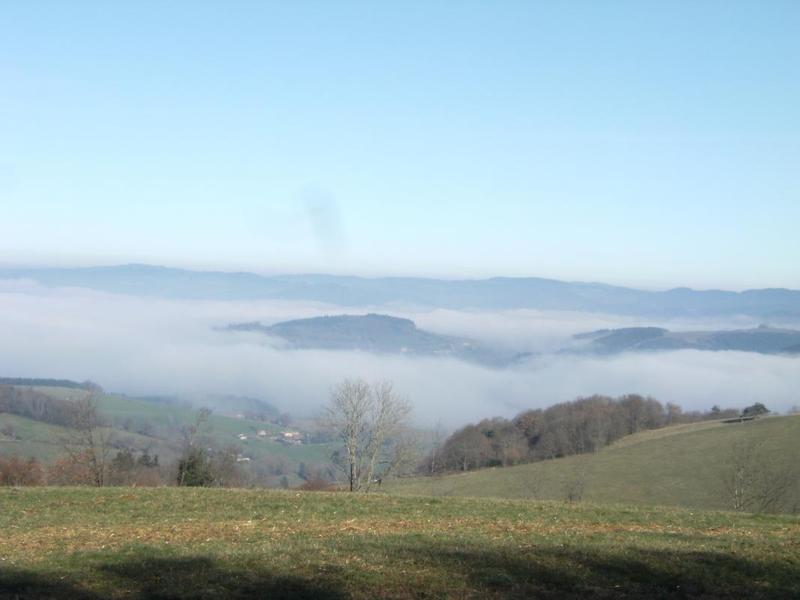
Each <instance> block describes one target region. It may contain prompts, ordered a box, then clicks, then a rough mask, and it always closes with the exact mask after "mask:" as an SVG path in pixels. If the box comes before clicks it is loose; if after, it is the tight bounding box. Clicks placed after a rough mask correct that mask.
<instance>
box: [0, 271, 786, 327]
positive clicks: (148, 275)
mask: <svg viewBox="0 0 800 600" xmlns="http://www.w3.org/2000/svg"><path fill="white" fill-rule="evenodd" d="M20 278H23V279H31V280H34V281H36V282H38V283H40V284H42V285H45V286H70V287H83V288H89V289H94V290H100V291H105V292H111V293H119V294H132V295H139V296H157V297H167V298H184V299H219V300H248V299H280V300H306V301H315V302H325V303H328V304H334V305H339V306H387V305H393V304H396V305H415V306H424V307H436V308H450V309H522V308H528V309H541V310H576V311H590V312H605V313H610V314H620V315H634V316H647V317H679V316H681V317H706V316H724V315H747V316H752V317H757V318H764V319H767V318H800V291H798V290H789V289H782V288H769V289H757V290H746V291H743V292H728V291H722V290H705V291H697V290H691V289H688V288H676V289H673V290H668V291H661V292H652V291H644V290H636V289H631V288H625V287H619V286H611V285H606V284H602V283H579V282H578V283H572V282H564V281H557V280H553V279H542V278H534V277H528V278H508V277H496V278H492V279H475V280H470V279H462V280H443V279H425V278H413V277H380V278H363V277H350V276H339V275H275V276H264V275H257V274H255V273H244V272H238V273H231V272H219V271H189V270H183V269H173V268H167V267H158V266H150V265H124V266H114V267H86V268H54V269H0V279H20Z"/></svg>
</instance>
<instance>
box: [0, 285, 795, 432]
mask: <svg viewBox="0 0 800 600" xmlns="http://www.w3.org/2000/svg"><path fill="white" fill-rule="evenodd" d="M367 313H380V314H385V315H391V316H394V317H401V318H406V319H410V320H412V321H413V322H414V323H415V324H416V326H417V327H418V328H420V329H422V330H425V331H428V332H432V333H435V334H439V335H442V336H460V337H464V338H469V339H472V340H477V341H479V342H480V343H481V344H485V345H487V346H491V347H493V348H500V349H503V350H504V351H509V352H516V353H520V355H521V358H520V359H519V360H518V361H516V362H514V363H513V364H511V365H509V366H507V367H504V368H492V367H488V366H483V365H480V364H475V363H470V362H468V361H463V360H459V359H457V358H455V357H448V356H432V355H431V356H422V355H409V354H399V353H387V352H366V351H359V350H320V349H292V348H288V347H287V346H286V343H285V342H283V341H282V340H281V339H279V338H276V337H270V336H265V335H261V334H259V333H257V332H246V331H229V330H226V329H225V328H226V326H227V325H229V324H231V323H238V322H260V323H263V324H265V325H272V324H275V323H279V322H282V321H287V320H292V319H302V318H307V317H316V316H324V315H342V314H350V315H364V314H367ZM760 324H762V320H761V319H759V318H756V317H752V316H743V315H725V316H716V317H713V316H712V317H703V318H700V319H692V318H686V317H683V318H672V319H663V318H662V319H645V318H642V317H631V316H618V315H610V314H603V313H600V312H595V313H589V312H578V311H550V310H533V309H517V310H455V309H443V308H431V307H428V308H421V307H418V306H417V307H402V306H399V305H397V304H394V305H392V306H389V307H387V306H375V305H365V306H347V307H342V306H336V305H331V304H323V303H318V302H308V301H286V300H208V299H204V300H186V299H175V298H157V297H152V296H146V297H144V296H143V297H139V296H133V295H123V294H110V293H106V292H100V291H94V290H88V289H81V288H63V287H45V286H42V285H40V284H39V283H37V282H35V281H32V280H21V279H13V280H12V279H6V280H4V281H2V282H0V330H2V332H3V343H2V345H0V364H2V368H3V373H2V375H5V376H21V377H55V378H65V379H73V380H79V381H82V380H86V379H91V380H93V381H97V382H98V383H100V384H101V385H103V386H104V388H105V389H108V390H113V391H116V392H121V393H126V394H131V395H177V396H187V397H189V396H197V395H198V394H236V395H242V396H249V397H255V398H261V399H263V400H265V401H267V402H269V403H271V404H273V405H275V406H276V407H278V408H279V409H280V410H283V411H288V412H290V413H292V414H293V415H295V416H298V417H311V416H315V415H317V414H318V413H319V410H320V408H321V407H322V406H323V405H324V404H325V402H326V401H327V399H328V396H329V393H330V390H331V388H332V386H333V385H335V383H336V382H338V381H340V380H342V379H343V378H347V377H350V378H364V379H367V380H369V381H378V380H389V381H392V382H394V384H395V386H396V388H397V389H398V390H399V391H400V392H401V393H402V394H403V395H405V396H407V397H408V399H409V400H410V401H411V402H412V404H413V406H414V414H415V420H416V422H417V425H419V426H422V427H428V426H432V425H433V424H434V423H436V422H441V423H443V424H444V425H445V426H446V427H448V428H453V427H457V426H460V425H462V424H464V423H467V422H470V421H474V420H477V419H481V418H484V417H488V416H505V417H510V416H513V415H514V414H517V413H519V412H521V411H523V410H526V409H530V408H538V407H546V406H549V405H551V404H554V403H557V402H563V401H567V400H571V399H573V398H575V397H578V396H586V395H591V394H596V393H597V394H608V395H621V394H625V393H640V394H644V395H651V396H653V397H655V398H657V399H658V400H660V401H661V402H673V403H677V404H680V405H681V406H683V407H684V408H685V409H688V410H694V409H697V410H707V409H708V408H710V407H711V406H712V405H715V404H717V405H724V406H733V407H743V406H746V405H749V404H752V403H753V402H755V401H763V400H766V401H768V403H769V407H770V408H771V409H772V410H773V411H775V412H783V411H785V410H787V409H789V408H790V407H791V406H793V405H795V404H797V403H798V397H797V389H798V387H800V366H799V365H800V358H798V357H797V356H796V355H783V354H781V355H764V354H756V353H751V352H736V351H725V352H708V351H700V350H676V351H660V352H646V353H644V352H643V353H639V352H623V353H621V354H615V355H613V356H598V355H585V354H575V353H570V352H565V351H564V349H565V348H567V349H568V348H570V346H571V345H574V344H575V340H574V339H573V336H574V335H575V334H581V333H585V332H590V331H595V330H601V329H615V328H620V327H637V326H649V327H653V326H657V327H664V328H667V329H670V330H672V331H694V330H708V329H716V330H727V329H748V328H752V327H757V326H758V325H760ZM769 324H770V325H780V326H782V327H792V326H796V325H797V323H796V322H794V321H792V319H791V318H788V319H787V318H784V319H782V320H779V321H778V322H770V323H769Z"/></svg>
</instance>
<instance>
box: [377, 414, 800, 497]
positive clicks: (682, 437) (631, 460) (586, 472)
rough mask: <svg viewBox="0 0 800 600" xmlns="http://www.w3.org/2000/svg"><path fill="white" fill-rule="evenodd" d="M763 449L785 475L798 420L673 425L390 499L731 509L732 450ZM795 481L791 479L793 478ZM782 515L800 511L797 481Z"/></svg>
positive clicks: (799, 451) (400, 490)
mask: <svg viewBox="0 0 800 600" xmlns="http://www.w3.org/2000/svg"><path fill="white" fill-rule="evenodd" d="M747 441H753V442H761V443H763V451H764V454H765V455H767V456H769V457H770V458H769V460H771V461H773V460H774V461H776V462H777V463H779V464H781V465H783V466H784V467H785V468H786V469H796V466H797V465H796V457H797V456H798V455H800V415H794V416H786V417H768V418H762V419H757V420H754V421H749V422H742V423H724V422H722V421H713V422H702V423H694V424H689V425H676V426H672V427H665V428H662V429H655V430H651V431H643V432H640V433H636V434H634V435H631V436H627V437H625V438H622V439H621V440H619V441H618V442H616V443H615V444H612V445H611V446H609V447H607V448H604V449H603V450H601V451H600V452H598V453H595V454H584V455H576V456H569V457H565V458H558V459H554V460H547V461H542V462H536V463H530V464H525V465H518V466H514V467H506V468H491V469H482V470H478V471H470V472H466V473H457V474H452V475H444V476H437V477H417V478H412V479H407V480H397V481H396V482H394V483H392V484H390V485H389V486H388V488H387V490H388V491H389V492H390V493H393V494H415V495H431V496H473V497H496V498H529V499H551V500H563V499H564V498H565V496H566V494H567V492H568V491H569V488H570V487H572V486H574V485H576V484H582V486H583V489H582V490H581V491H582V494H581V495H582V497H583V498H584V499H585V500H587V501H590V502H602V503H618V504H636V505H670V506H685V507H692V508H707V509H729V508H730V507H731V500H730V497H729V495H728V494H727V493H726V492H725V488H724V484H723V473H724V472H725V469H726V468H727V467H726V464H727V461H728V460H729V457H730V456H731V453H732V449H733V448H734V444H736V443H737V442H738V443H746V442H747ZM792 472H794V473H796V471H792ZM795 484H796V485H795V486H794V489H793V491H792V492H791V494H790V496H789V497H788V499H787V500H786V502H784V504H783V506H782V509H783V510H789V511H792V510H793V511H797V510H799V509H800V479H797V480H796V482H795Z"/></svg>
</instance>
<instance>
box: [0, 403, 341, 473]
mask: <svg viewBox="0 0 800 600" xmlns="http://www.w3.org/2000/svg"><path fill="white" fill-rule="evenodd" d="M34 389H36V390H37V391H39V392H42V393H44V394H48V395H51V396H55V397H57V398H62V399H70V398H71V399H75V398H78V397H80V396H82V395H86V394H87V392H86V391H85V390H79V389H70V388H59V387H36V388H34ZM99 407H100V410H101V411H102V413H103V414H104V415H106V416H107V417H109V418H111V419H113V420H115V422H118V423H122V422H124V421H125V420H128V419H130V420H131V421H132V422H133V423H134V424H136V423H139V422H141V421H144V420H147V421H150V422H151V423H152V424H153V425H154V426H155V430H154V437H145V436H141V435H138V434H135V433H130V432H126V431H121V432H120V434H119V435H120V436H121V437H124V438H125V439H127V440H128V441H129V442H131V443H132V444H133V445H135V446H136V447H137V448H147V447H149V448H150V450H151V452H153V453H155V454H160V455H161V457H162V458H164V459H166V460H170V459H172V458H174V457H175V455H176V454H177V452H178V449H179V447H180V444H181V437H180V434H179V433H177V430H179V429H180V428H182V427H185V426H187V425H190V424H192V423H193V422H194V419H195V415H196V411H195V410H194V409H191V408H187V407H182V406H173V405H167V404H159V403H156V402H149V401H146V400H141V399H137V398H131V397H127V396H120V395H116V394H102V395H101V396H100V397H99ZM7 423H10V424H11V425H13V426H14V427H15V429H16V430H17V435H18V436H19V437H20V438H21V440H20V441H18V442H11V443H9V442H4V441H2V440H0V455H10V454H17V455H19V456H25V457H28V456H35V457H36V458H39V459H40V460H45V461H48V460H51V459H53V458H55V457H56V456H57V455H58V454H60V451H61V448H60V445H59V443H58V440H59V439H61V438H63V437H64V433H65V430H64V428H62V427H56V426H52V425H48V424H46V423H37V422H35V421H31V420H29V419H22V418H20V417H15V416H14V415H0V424H7ZM209 425H210V431H209V434H210V435H211V436H212V437H213V438H214V439H215V440H216V442H217V443H218V444H219V445H220V446H228V445H236V446H238V447H240V448H241V449H242V453H243V454H244V455H246V456H249V457H251V458H252V459H253V460H259V459H264V458H266V457H276V456H283V457H285V458H286V460H287V461H288V462H289V464H290V465H292V466H295V467H296V466H297V465H298V464H299V463H300V462H306V463H317V464H320V463H322V464H324V463H327V462H328V460H329V458H330V454H331V452H332V451H333V446H332V445H330V444H304V445H300V446H285V445H283V444H280V443H276V442H272V441H269V440H264V439H256V433H257V432H258V431H259V430H261V429H264V430H266V431H267V432H268V433H270V434H274V433H277V432H279V431H281V427H279V426H277V425H275V424H273V423H268V422H265V421H251V420H244V419H236V418H233V417H227V416H223V415H215V414H212V416H211V418H210V419H209ZM167 428H173V431H172V432H171V433H167ZM240 433H244V434H247V435H248V436H250V438H249V439H248V440H246V441H241V440H239V438H238V434H240ZM162 436H163V437H162Z"/></svg>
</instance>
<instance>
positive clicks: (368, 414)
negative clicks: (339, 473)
mask: <svg viewBox="0 0 800 600" xmlns="http://www.w3.org/2000/svg"><path fill="white" fill-rule="evenodd" d="M410 414H411V405H410V404H409V402H408V401H407V400H405V399H404V398H401V397H400V396H398V395H397V393H396V392H395V391H394V388H393V386H392V384H391V383H390V382H386V381H384V382H379V383H376V384H374V385H372V386H370V385H369V384H368V383H366V382H364V381H363V380H351V379H346V380H344V381H342V382H341V383H340V384H339V385H337V386H336V387H335V388H334V389H333V391H332V393H331V400H330V404H329V405H328V406H327V407H326V409H325V413H324V416H323V418H322V421H323V425H324V426H325V427H326V428H328V429H330V430H331V431H332V432H333V433H334V435H335V436H336V437H338V438H339V439H340V440H341V442H342V445H343V451H344V452H343V454H341V455H340V460H338V461H336V462H338V463H339V465H340V466H341V467H342V468H343V469H344V471H345V476H346V478H347V482H348V486H349V489H350V491H351V492H354V491H359V490H360V491H369V489H370V487H371V486H372V484H373V483H374V482H376V481H379V480H380V478H382V477H384V476H386V475H387V474H389V473H390V472H392V471H393V470H394V469H396V468H397V467H398V465H399V464H400V462H401V461H403V460H404V459H405V458H406V450H407V448H406V444H405V443H403V441H402V438H403V435H402V434H403V430H404V429H405V427H406V424H407V421H408V418H409V416H410Z"/></svg>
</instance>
